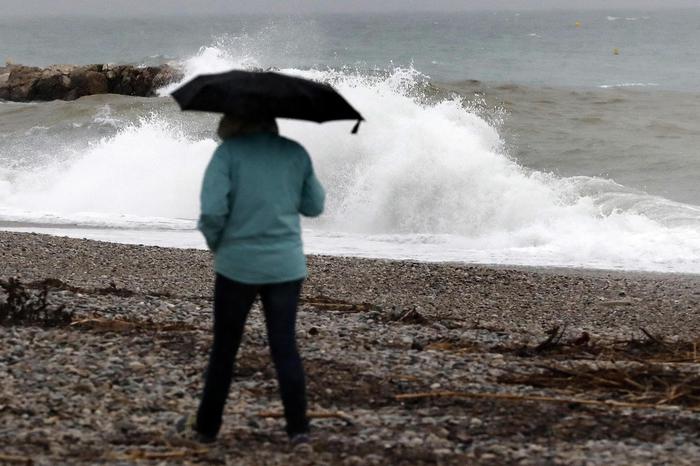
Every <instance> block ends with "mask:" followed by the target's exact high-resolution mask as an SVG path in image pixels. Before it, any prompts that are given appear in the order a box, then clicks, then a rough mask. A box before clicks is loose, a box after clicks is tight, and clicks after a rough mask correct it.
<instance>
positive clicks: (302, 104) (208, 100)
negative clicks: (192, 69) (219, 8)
mask: <svg viewBox="0 0 700 466" xmlns="http://www.w3.org/2000/svg"><path fill="white" fill-rule="evenodd" d="M172 96H173V97H174V98H175V100H176V101H177V103H178V104H179V105H180V108H181V109H182V110H200V111H204V112H218V113H225V114H227V115H231V116H234V117H238V118H245V119H266V118H294V119H298V120H310V121H315V122H318V123H323V122H324V121H332V120H357V124H356V125H355V128H353V133H355V132H357V128H358V126H359V124H360V121H363V120H364V118H362V115H360V113H359V112H358V111H357V110H355V109H354V108H352V106H351V105H350V104H349V103H348V102H347V101H346V100H345V99H344V98H343V96H341V95H340V94H338V92H337V91H336V90H335V89H333V88H332V87H331V86H330V85H328V84H325V83H319V82H316V81H310V80H308V79H302V78H297V77H293V76H287V75H284V74H280V73H274V72H270V71H265V72H261V71H241V70H234V71H228V72H226V73H218V74H207V75H200V76H197V77H196V78H194V79H193V80H191V81H189V82H187V83H185V84H184V85H183V86H181V87H180V88H178V89H177V90H175V92H173V93H172Z"/></svg>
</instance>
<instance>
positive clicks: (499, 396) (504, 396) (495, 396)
mask: <svg viewBox="0 0 700 466" xmlns="http://www.w3.org/2000/svg"><path fill="white" fill-rule="evenodd" d="M428 398H476V399H490V400H509V401H541V402H545V403H565V404H582V405H590V406H604V407H607V408H631V409H657V410H674V411H675V410H677V409H678V408H677V407H671V406H665V405H659V404H653V403H628V402H623V401H614V400H589V399H585V398H555V397H549V396H538V395H518V394H514V393H471V392H419V393H402V394H400V395H396V396H394V399H396V400H397V401H407V400H420V399H428ZM683 409H686V410H688V411H694V412H700V408H694V407H691V408H683Z"/></svg>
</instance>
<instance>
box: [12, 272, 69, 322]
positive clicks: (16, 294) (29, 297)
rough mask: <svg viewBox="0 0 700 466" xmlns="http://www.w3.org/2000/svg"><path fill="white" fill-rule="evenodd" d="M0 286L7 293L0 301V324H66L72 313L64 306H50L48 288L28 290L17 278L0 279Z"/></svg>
mask: <svg viewBox="0 0 700 466" xmlns="http://www.w3.org/2000/svg"><path fill="white" fill-rule="evenodd" d="M0 288H2V290H3V291H4V293H5V294H6V295H7V296H6V298H5V300H4V302H0V325H41V326H44V327H54V326H58V325H67V324H68V323H70V321H71V319H72V318H73V314H72V313H71V312H70V311H67V310H66V309H65V306H63V305H60V306H51V305H49V304H48V303H47V297H48V293H49V289H48V287H47V286H44V287H42V289H41V291H39V292H34V291H30V290H28V289H27V288H26V287H25V286H24V285H23V284H22V283H21V282H20V280H19V279H17V278H9V279H8V280H7V281H4V280H0Z"/></svg>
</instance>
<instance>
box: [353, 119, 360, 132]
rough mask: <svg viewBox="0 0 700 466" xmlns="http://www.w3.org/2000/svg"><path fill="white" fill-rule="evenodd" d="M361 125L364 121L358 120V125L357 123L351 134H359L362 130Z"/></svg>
mask: <svg viewBox="0 0 700 466" xmlns="http://www.w3.org/2000/svg"><path fill="white" fill-rule="evenodd" d="M360 123H362V120H357V123H355V126H353V128H352V132H351V134H357V130H359V129H360Z"/></svg>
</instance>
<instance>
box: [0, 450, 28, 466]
mask: <svg viewBox="0 0 700 466" xmlns="http://www.w3.org/2000/svg"><path fill="white" fill-rule="evenodd" d="M0 463H8V464H25V465H27V466H30V465H32V464H34V460H33V459H31V458H29V457H27V456H16V455H6V454H4V453H0Z"/></svg>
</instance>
